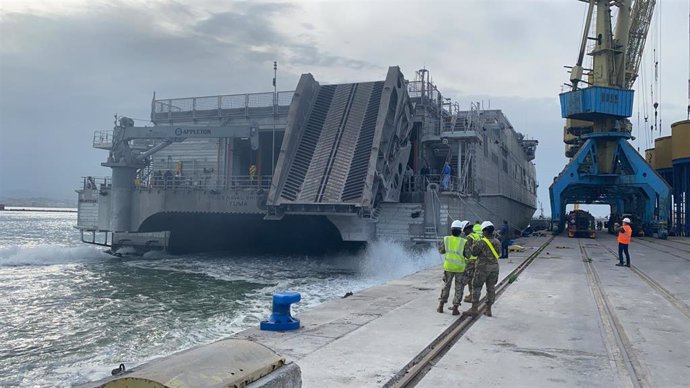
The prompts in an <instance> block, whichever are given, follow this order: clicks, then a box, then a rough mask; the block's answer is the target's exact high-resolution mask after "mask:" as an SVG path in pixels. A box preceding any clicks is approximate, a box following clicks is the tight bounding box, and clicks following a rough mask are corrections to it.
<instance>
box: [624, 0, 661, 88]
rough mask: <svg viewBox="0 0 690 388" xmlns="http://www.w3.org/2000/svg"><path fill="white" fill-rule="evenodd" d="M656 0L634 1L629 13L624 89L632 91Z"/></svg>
mask: <svg viewBox="0 0 690 388" xmlns="http://www.w3.org/2000/svg"><path fill="white" fill-rule="evenodd" d="M655 5H656V0H636V1H635V3H634V4H633V9H632V12H631V16H630V19H631V23H630V33H629V34H628V47H627V48H626V50H625V82H624V84H623V87H624V88H625V89H632V86H633V84H634V83H635V80H636V79H637V72H638V71H639V70H640V62H641V61H642V52H643V51H644V44H645V41H646V40H647V32H648V31H649V25H650V24H651V22H652V15H653V14H654V6H655Z"/></svg>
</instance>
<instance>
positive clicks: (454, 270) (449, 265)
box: [436, 220, 469, 315]
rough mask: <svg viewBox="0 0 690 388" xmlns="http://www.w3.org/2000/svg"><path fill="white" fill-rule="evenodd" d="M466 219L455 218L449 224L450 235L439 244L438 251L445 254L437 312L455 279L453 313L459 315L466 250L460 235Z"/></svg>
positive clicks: (446, 297)
mask: <svg viewBox="0 0 690 388" xmlns="http://www.w3.org/2000/svg"><path fill="white" fill-rule="evenodd" d="M467 223H468V222H467V221H459V220H455V221H453V223H452V224H451V226H450V236H446V237H444V238H443V242H442V243H440V244H439V252H440V253H442V254H445V256H444V259H443V288H442V289H441V296H440V297H439V298H438V308H437V309H436V311H437V312H439V313H443V305H444V304H445V303H447V302H448V296H449V295H450V286H451V284H452V283H453V280H455V296H454V297H453V315H460V311H459V310H458V307H460V302H461V301H462V292H463V288H464V287H465V284H464V283H463V273H464V272H465V265H466V261H465V253H467V254H469V251H468V250H467V245H466V243H467V240H466V239H465V238H464V237H462V230H463V228H464V227H465V226H466V225H467Z"/></svg>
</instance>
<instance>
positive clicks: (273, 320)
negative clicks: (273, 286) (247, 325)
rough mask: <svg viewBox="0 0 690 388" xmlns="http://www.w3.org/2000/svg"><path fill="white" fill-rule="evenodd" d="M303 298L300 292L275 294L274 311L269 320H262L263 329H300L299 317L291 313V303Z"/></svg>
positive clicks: (261, 326)
mask: <svg viewBox="0 0 690 388" xmlns="http://www.w3.org/2000/svg"><path fill="white" fill-rule="evenodd" d="M301 299H302V296H301V295H300V293H299V292H280V293H277V294H273V313H272V314H271V316H270V317H269V318H268V320H267V321H261V325H260V328H261V330H268V331H287V330H297V329H299V319H295V318H293V317H292V316H291V315H290V305H291V304H293V303H297V302H299V301H300V300H301Z"/></svg>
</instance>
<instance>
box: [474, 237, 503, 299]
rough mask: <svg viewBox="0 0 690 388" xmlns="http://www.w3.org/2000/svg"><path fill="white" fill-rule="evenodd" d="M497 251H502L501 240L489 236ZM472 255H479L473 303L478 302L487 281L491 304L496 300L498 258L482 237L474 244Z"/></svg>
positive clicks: (488, 297) (488, 296) (487, 291)
mask: <svg viewBox="0 0 690 388" xmlns="http://www.w3.org/2000/svg"><path fill="white" fill-rule="evenodd" d="M488 240H489V242H491V244H492V245H493V247H494V249H495V250H496V253H498V252H500V251H501V242H500V241H498V240H497V239H495V238H493V237H492V238H489V239H488ZM472 255H474V256H477V262H476V264H475V269H474V277H473V279H472V303H478V302H479V298H480V297H481V293H482V286H483V285H484V284H485V283H486V304H487V305H489V306H491V305H492V304H493V303H494V301H495V300H496V283H498V260H497V258H496V256H494V254H493V252H491V249H490V248H489V246H488V245H487V244H486V241H484V240H482V239H480V240H477V241H475V242H474V243H473V244H472Z"/></svg>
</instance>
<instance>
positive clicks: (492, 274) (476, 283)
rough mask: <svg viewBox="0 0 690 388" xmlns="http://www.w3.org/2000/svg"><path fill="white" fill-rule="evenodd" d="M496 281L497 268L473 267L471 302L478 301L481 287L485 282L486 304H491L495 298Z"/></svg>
mask: <svg viewBox="0 0 690 388" xmlns="http://www.w3.org/2000/svg"><path fill="white" fill-rule="evenodd" d="M496 283H498V268H496V269H484V268H477V269H475V270H474V276H473V278H472V303H477V302H479V299H480V298H481V295H482V287H483V286H484V285H485V284H486V304H488V305H492V304H493V303H494V301H495V300H496Z"/></svg>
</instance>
